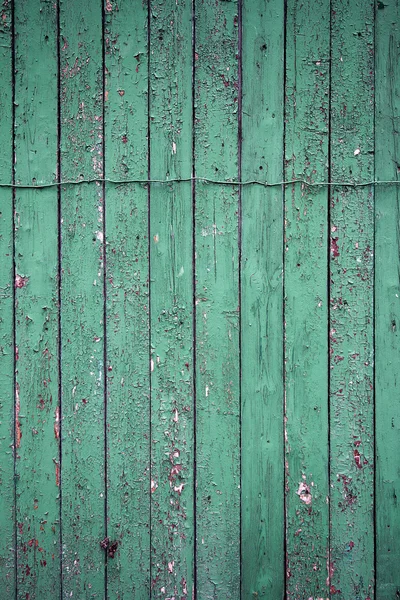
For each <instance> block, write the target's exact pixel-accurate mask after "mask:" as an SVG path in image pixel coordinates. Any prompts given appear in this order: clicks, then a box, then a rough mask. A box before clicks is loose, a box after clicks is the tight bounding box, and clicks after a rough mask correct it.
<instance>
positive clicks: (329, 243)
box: [326, 0, 333, 595]
mask: <svg viewBox="0 0 400 600" xmlns="http://www.w3.org/2000/svg"><path fill="white" fill-rule="evenodd" d="M332 10H333V7H332V0H330V2H329V85H328V182H329V183H331V181H332V146H331V144H332ZM327 195H328V198H327V199H328V207H327V221H328V222H327V228H328V231H327V248H326V260H327V276H328V278H327V318H328V330H327V337H328V356H327V363H328V373H327V375H328V381H327V385H328V390H327V391H328V398H327V401H328V499H329V502H328V573H327V582H328V586H327V587H328V591H327V594H328V595H329V593H330V592H329V591H330V587H331V560H332V557H331V360H330V356H331V334H330V331H331V263H330V248H331V202H332V186H331V185H328V189H327Z"/></svg>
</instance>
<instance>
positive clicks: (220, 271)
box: [194, 0, 240, 600]
mask: <svg viewBox="0 0 400 600" xmlns="http://www.w3.org/2000/svg"><path fill="white" fill-rule="evenodd" d="M194 8H195V18H196V28H195V41H194V42H195V43H194V47H195V82H194V84H195V112H194V114H195V123H194V134H195V147H194V150H195V152H194V155H195V156H194V158H195V171H196V175H197V176H199V177H200V176H208V177H214V178H216V179H219V180H226V179H231V180H232V179H234V180H237V177H238V166H239V165H238V100H239V97H238V93H239V81H238V79H239V73H238V45H239V44H238V39H239V35H238V5H237V2H215V1H214V0H203V1H198V2H196V3H195V7H194ZM195 193H196V196H195V253H196V254H195V256H196V277H195V280H196V287H195V298H196V300H195V304H196V531H197V546H196V558H197V574H196V578H197V597H198V598H204V599H206V598H207V599H208V598H214V599H216V598H221V597H224V598H227V599H228V598H230V599H232V600H233V599H236V598H239V597H240V383H239V251H238V217H239V194H238V188H237V187H232V186H221V187H219V186H217V185H212V184H202V183H198V184H197V185H196V187H195Z"/></svg>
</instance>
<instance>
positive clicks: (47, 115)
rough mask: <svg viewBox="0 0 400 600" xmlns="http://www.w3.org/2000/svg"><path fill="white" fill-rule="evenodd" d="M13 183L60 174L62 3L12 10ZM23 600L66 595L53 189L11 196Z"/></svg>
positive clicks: (19, 591) (29, 3) (30, 3)
mask: <svg viewBox="0 0 400 600" xmlns="http://www.w3.org/2000/svg"><path fill="white" fill-rule="evenodd" d="M14 17H15V23H14V30H15V46H14V53H15V63H14V67H15V88H14V107H15V122H14V136H15V138H14V140H15V146H14V152H15V165H14V169H15V181H16V182H17V183H18V182H24V183H26V182H27V183H40V182H43V181H56V178H57V144H58V135H57V118H58V101H57V7H56V6H54V5H53V4H52V3H46V4H43V5H39V3H38V2H35V0H26V1H25V2H18V3H16V4H15V7H14ZM14 220H15V343H16V349H15V354H16V368H15V374H16V389H15V415H16V417H15V418H16V421H15V453H16V461H15V473H16V520H17V525H18V526H17V582H16V595H17V598H29V599H30V600H31V599H32V600H33V599H39V598H40V599H42V598H43V599H48V600H50V599H53V598H55V597H57V596H58V594H59V589H60V560H59V551H60V504H59V477H58V469H59V461H60V456H59V436H58V425H59V381H58V359H59V356H58V341H57V340H58V314H59V310H58V245H57V221H58V204H57V190H56V189H55V188H50V189H47V190H43V191H37V190H17V191H16V194H15V215H14Z"/></svg>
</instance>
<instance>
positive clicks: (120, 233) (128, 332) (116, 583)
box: [104, 0, 150, 600]
mask: <svg viewBox="0 0 400 600" xmlns="http://www.w3.org/2000/svg"><path fill="white" fill-rule="evenodd" d="M105 18H106V26H105V34H104V35H105V43H106V50H105V51H106V54H105V65H106V96H105V98H106V102H105V147H106V156H105V166H106V167H105V172H106V176H107V177H110V178H113V179H122V180H123V179H124V178H130V177H138V178H141V179H146V178H147V122H148V114H147V87H148V46H147V7H146V6H145V5H144V4H143V3H142V2H141V1H140V0H137V1H136V0H135V1H134V2H131V1H128V0H125V1H124V0H123V1H120V2H119V3H118V7H115V6H113V5H112V4H110V3H106V4H105ZM147 195H148V194H147V189H146V187H145V186H137V185H134V184H129V185H128V184H127V185H121V186H113V185H107V188H106V200H107V201H106V206H105V215H106V220H105V222H106V240H107V249H106V264H107V277H106V296H107V391H108V394H107V486H108V491H107V522H108V526H107V534H108V537H109V541H110V546H109V549H108V564H107V581H108V587H107V589H108V597H109V598H132V597H134V598H137V599H138V600H139V599H141V598H142V599H145V598H148V597H149V587H150V498H149V481H150V479H149V477H150V471H149V466H150V464H149V457H150V422H149V419H150V403H149V386H150V377H149V316H148V314H149V291H148V277H149V272H148V271H149V268H148V235H147V208H148V202H147ZM116 544H117V545H116ZM115 549H116V552H115Z"/></svg>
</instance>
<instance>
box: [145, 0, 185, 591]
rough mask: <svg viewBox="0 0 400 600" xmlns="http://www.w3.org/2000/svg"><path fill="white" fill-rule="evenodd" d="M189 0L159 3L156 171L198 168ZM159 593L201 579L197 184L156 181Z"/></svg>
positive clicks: (154, 526) (152, 98)
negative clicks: (197, 566)
mask: <svg viewBox="0 0 400 600" xmlns="http://www.w3.org/2000/svg"><path fill="white" fill-rule="evenodd" d="M191 11H192V7H191V3H190V1H189V0H181V1H180V2H176V1H175V0H154V1H152V2H150V20H149V27H150V31H149V40H150V48H157V51H152V52H151V53H150V70H149V77H150V79H149V111H150V113H149V117H150V119H149V140H150V155H149V175H150V178H151V179H160V180H168V179H176V178H178V179H181V178H186V179H187V178H189V179H190V175H191V171H192V131H193V127H192V106H193V101H192V44H191V34H192V23H191ZM149 199H150V205H149V237H150V329H151V331H150V372H151V392H150V393H151V455H150V456H151V458H150V460H151V462H150V475H151V481H150V492H151V549H150V552H151V590H152V597H153V598H166V597H167V598H168V597H170V598H172V597H180V598H187V597H190V596H191V595H192V589H193V577H194V469H193V466H194V452H193V450H194V448H193V439H194V437H193V434H194V431H193V423H194V403H193V377H194V361H193V233H192V227H193V208H192V206H193V203H192V189H191V185H190V181H187V182H185V183H180V184H179V183H171V184H152V185H151V186H150V194H149Z"/></svg>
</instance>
